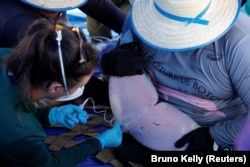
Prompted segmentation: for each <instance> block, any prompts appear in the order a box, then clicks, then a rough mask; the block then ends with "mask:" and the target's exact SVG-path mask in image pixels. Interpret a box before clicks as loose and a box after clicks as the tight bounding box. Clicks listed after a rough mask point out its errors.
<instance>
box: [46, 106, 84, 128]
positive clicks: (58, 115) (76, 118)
mask: <svg viewBox="0 0 250 167" xmlns="http://www.w3.org/2000/svg"><path fill="white" fill-rule="evenodd" d="M87 118H88V116H87V112H86V111H84V110H82V109H81V108H80V107H79V106H76V105H72V104H68V105H64V106H61V107H53V108H51V110H50V113H49V122H50V124H51V125H61V126H64V127H66V128H72V127H74V126H75V125H76V124H78V123H82V124H85V123H87Z"/></svg>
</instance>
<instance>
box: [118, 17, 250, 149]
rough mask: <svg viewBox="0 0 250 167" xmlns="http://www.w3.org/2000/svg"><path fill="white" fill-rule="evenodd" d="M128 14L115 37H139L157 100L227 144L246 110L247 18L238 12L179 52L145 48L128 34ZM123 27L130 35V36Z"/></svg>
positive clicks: (249, 94)
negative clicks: (210, 38)
mask: <svg viewBox="0 0 250 167" xmlns="http://www.w3.org/2000/svg"><path fill="white" fill-rule="evenodd" d="M130 18H131V17H130V15H129V16H128V17H127V20H126V22H125V24H124V27H123V34H124V35H123V36H122V37H121V41H123V40H124V41H125V42H129V41H132V40H134V41H139V47H138V50H139V52H140V54H141V55H142V56H143V57H144V59H145V61H146V62H147V69H146V72H147V73H148V74H150V76H151V78H152V81H153V82H154V84H155V86H156V87H157V90H158V92H159V96H160V97H161V99H162V100H163V101H166V102H168V103H171V104H173V105H175V106H176V107H178V108H179V109H180V110H181V111H183V112H184V113H186V114H187V115H189V116H190V117H191V118H193V119H194V120H195V121H196V122H197V123H198V124H199V125H201V126H209V127H210V132H211V135H212V137H213V138H214V140H215V142H216V143H217V144H218V145H220V146H222V147H223V146H227V145H232V144H233V143H234V141H235V138H236V137H237V135H238V133H239V131H240V129H241V128H242V126H243V124H244V123H245V120H246V116H247V113H248V110H249V109H250V18H249V17H247V16H246V15H245V14H243V13H240V14H239V17H238V20H237V21H236V23H235V25H234V26H233V27H232V29H231V30H230V31H229V32H227V33H226V34H225V35H224V36H223V37H221V38H220V39H218V40H217V41H215V42H213V43H211V44H209V45H207V46H205V47H203V48H199V49H195V50H192V51H183V52H168V51H161V50H157V49H155V48H152V47H150V46H147V45H146V44H145V43H143V42H142V41H140V40H139V39H138V37H136V36H135V34H134V33H133V30H132V28H131V25H130V23H131V20H130ZM128 31H130V32H132V34H133V35H132V36H133V37H132V36H131V37H132V38H131V39H129V38H130V35H128V34H129V33H126V32H128ZM149 33H150V32H149Z"/></svg>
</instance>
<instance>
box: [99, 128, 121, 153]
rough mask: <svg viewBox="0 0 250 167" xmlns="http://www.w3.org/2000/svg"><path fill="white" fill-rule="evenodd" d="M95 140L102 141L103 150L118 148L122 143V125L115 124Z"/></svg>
mask: <svg viewBox="0 0 250 167" xmlns="http://www.w3.org/2000/svg"><path fill="white" fill-rule="evenodd" d="M95 138H97V139H98V140H99V141H100V143H101V145H102V148H107V147H117V146H119V145H120V144H121V142H122V130H121V125H120V124H119V123H115V125H114V127H112V128H111V129H108V130H106V131H105V132H103V133H101V134H99V135H97V136H95Z"/></svg>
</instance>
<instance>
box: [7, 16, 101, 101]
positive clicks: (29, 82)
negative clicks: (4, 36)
mask: <svg viewBox="0 0 250 167" xmlns="http://www.w3.org/2000/svg"><path fill="white" fill-rule="evenodd" d="M59 31H60V33H61V40H59V41H60V42H59V43H60V45H61V46H59V43H58V40H57V38H58V37H59V36H60V35H58V32H59ZM60 47H61V53H62V54H61V56H62V60H63V61H62V62H63V66H64V69H65V78H66V84H67V87H68V88H71V87H73V86H75V85H76V84H77V83H78V82H79V81H80V79H82V77H84V76H86V75H90V74H92V72H93V70H94V69H95V67H96V64H97V52H96V50H95V49H94V48H93V47H92V46H91V45H90V44H88V43H87V42H86V39H85V36H84V34H83V32H82V31H81V30H80V31H79V29H78V28H77V27H72V26H67V25H62V24H56V25H54V24H52V23H51V22H50V21H48V20H46V19H40V20H37V21H35V22H34V23H33V24H32V25H31V26H30V27H29V29H28V31H27V33H26V35H25V37H24V38H23V39H22V40H21V41H20V42H19V44H18V45H17V46H16V47H15V49H14V50H13V52H12V53H11V54H10V55H9V56H7V57H6V59H5V60H4V63H5V66H6V68H7V70H8V71H10V72H12V73H13V74H14V76H15V78H16V79H17V81H18V82H19V85H20V88H21V90H22V91H23V93H22V94H23V95H24V97H23V98H25V99H26V98H30V90H31V87H34V88H42V87H48V86H49V84H50V83H51V82H52V81H58V82H59V83H61V84H62V85H64V83H63V78H62V70H61V65H60V55H59V52H60Z"/></svg>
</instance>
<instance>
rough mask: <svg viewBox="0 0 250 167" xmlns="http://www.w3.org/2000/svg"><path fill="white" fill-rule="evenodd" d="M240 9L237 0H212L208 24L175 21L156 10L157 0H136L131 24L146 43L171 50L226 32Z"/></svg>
mask: <svg viewBox="0 0 250 167" xmlns="http://www.w3.org/2000/svg"><path fill="white" fill-rule="evenodd" d="M239 11H240V5H239V2H238V0H226V1H222V0H212V1H211V4H210V7H209V9H208V10H207V12H206V13H205V14H204V16H203V17H202V19H206V20H208V21H209V24H208V25H202V24H196V23H190V24H187V23H185V22H180V21H176V20H173V19H170V18H167V17H166V16H163V15H162V14H160V13H159V12H157V10H156V8H155V6H154V0H136V1H135V2H134V4H133V7H132V15H131V17H132V28H133V29H134V31H135V33H136V34H137V35H138V37H139V38H140V39H141V40H143V41H144V42H145V43H146V44H148V45H150V46H152V47H154V48H157V49H160V50H167V51H168V50H169V51H186V50H191V49H196V48H199V47H202V46H204V45H207V44H209V43H211V42H213V41H215V40H216V39H218V38H220V37H221V36H222V35H224V34H225V33H226V32H227V31H228V30H229V29H230V28H231V27H232V26H233V24H234V22H235V21H236V19H237V16H238V13H239Z"/></svg>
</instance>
